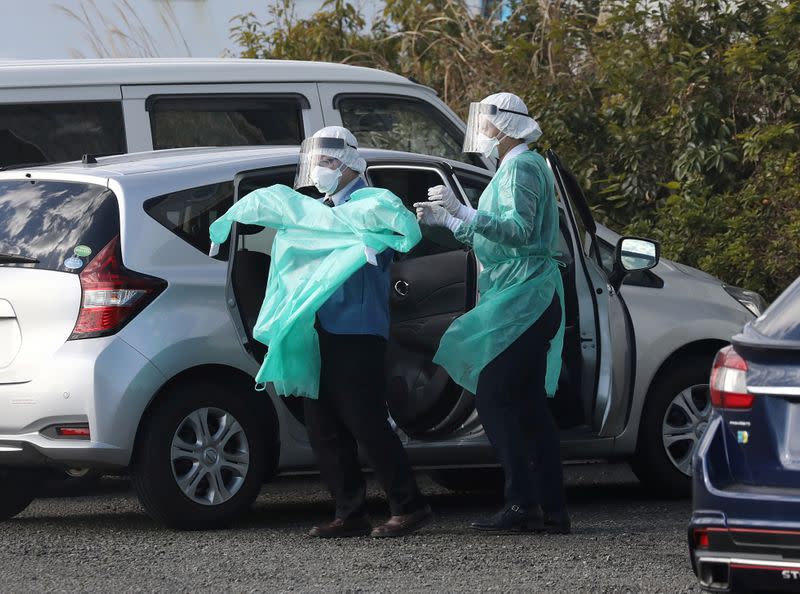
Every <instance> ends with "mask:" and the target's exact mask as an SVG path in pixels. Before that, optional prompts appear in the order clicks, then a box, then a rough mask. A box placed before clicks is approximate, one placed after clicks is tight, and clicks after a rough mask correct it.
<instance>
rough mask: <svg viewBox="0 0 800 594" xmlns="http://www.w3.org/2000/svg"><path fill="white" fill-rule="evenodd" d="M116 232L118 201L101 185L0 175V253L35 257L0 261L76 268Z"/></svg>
mask: <svg viewBox="0 0 800 594" xmlns="http://www.w3.org/2000/svg"><path fill="white" fill-rule="evenodd" d="M117 235H119V205H118V204H117V198H116V196H115V195H114V193H113V192H112V191H111V190H109V189H108V188H106V187H104V186H99V185H94V184H87V183H78V182H63V181H32V180H28V179H26V180H4V181H0V254H3V255H5V256H22V257H25V258H32V259H34V260H38V262H32V263H25V262H14V261H11V262H8V263H5V264H3V263H2V262H3V260H0V266H7V267H8V266H15V267H25V268H39V269H44V270H58V271H60V272H74V273H78V272H80V271H81V270H82V269H83V267H84V266H85V265H86V264H88V263H89V261H90V260H91V257H92V255H93V254H96V253H98V252H99V251H100V250H102V249H103V248H104V247H105V246H106V245H107V244H108V243H109V242H110V241H111V240H112V239H113V238H114V237H116V236H117Z"/></svg>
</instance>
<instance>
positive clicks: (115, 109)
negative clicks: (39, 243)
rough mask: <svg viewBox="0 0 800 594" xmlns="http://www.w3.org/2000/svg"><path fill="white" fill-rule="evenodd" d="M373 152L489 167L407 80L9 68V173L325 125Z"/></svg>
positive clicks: (127, 65)
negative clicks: (464, 150)
mask: <svg viewBox="0 0 800 594" xmlns="http://www.w3.org/2000/svg"><path fill="white" fill-rule="evenodd" d="M330 125H341V126H345V127H347V128H349V129H350V130H352V131H353V133H354V134H355V135H356V137H357V138H358V141H359V143H360V144H361V145H362V146H365V147H375V148H385V149H393V150H401V151H407V152H413V153H422V154H427V155H433V156H439V157H445V158H449V159H455V160H461V161H464V160H466V161H468V162H471V163H473V164H476V165H479V166H485V164H484V163H483V162H482V161H481V160H480V159H479V158H476V157H470V156H465V155H464V154H463V153H462V152H461V145H462V141H463V134H464V123H463V122H462V121H461V120H460V119H459V118H458V116H457V115H456V114H455V113H454V112H453V111H452V110H451V109H450V108H448V107H447V105H445V103H444V102H443V101H442V100H441V99H439V98H438V97H437V96H436V92H435V91H434V90H433V89H430V88H428V87H425V86H422V85H419V84H416V83H414V82H412V81H410V80H408V79H406V78H403V77H402V76H398V75H396V74H392V73H389V72H383V71H380V70H374V69H371V68H361V67H356V66H346V65H342V64H327V63H319V62H294V61H286V60H243V59H137V60H63V61H6V62H3V61H0V169H2V168H10V167H13V166H16V165H20V164H32V163H52V162H58V161H69V160H75V159H80V158H82V156H83V155H88V156H89V158H90V159H91V158H92V157H95V156H100V155H111V154H118V153H125V152H138V151H147V150H151V149H168V148H181V147H194V146H242V145H297V144H300V142H301V141H302V140H303V138H305V137H306V136H308V135H311V134H313V133H314V132H315V131H317V130H318V129H320V128H322V127H323V126H330Z"/></svg>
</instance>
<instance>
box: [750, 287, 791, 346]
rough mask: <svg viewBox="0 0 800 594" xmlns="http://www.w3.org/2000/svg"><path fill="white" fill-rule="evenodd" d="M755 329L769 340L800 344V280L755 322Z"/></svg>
mask: <svg viewBox="0 0 800 594" xmlns="http://www.w3.org/2000/svg"><path fill="white" fill-rule="evenodd" d="M753 329H755V330H756V331H757V332H758V333H759V334H761V335H762V336H766V337H768V338H773V339H776V340H791V341H798V342H800V278H798V279H797V280H796V281H794V283H792V285H791V286H790V287H789V288H788V289H786V291H784V292H783V294H782V295H781V296H780V297H778V299H777V300H776V301H775V303H773V304H772V306H771V307H770V308H769V309H768V310H767V311H766V312H764V315H763V316H761V317H760V318H759V319H758V320H756V321H755V322H753Z"/></svg>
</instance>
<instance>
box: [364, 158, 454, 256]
mask: <svg viewBox="0 0 800 594" xmlns="http://www.w3.org/2000/svg"><path fill="white" fill-rule="evenodd" d="M367 174H368V176H369V181H370V185H372V186H375V187H377V188H386V189H387V190H390V191H391V192H393V193H394V194H396V195H397V196H398V197H399V198H400V199H401V200H402V201H403V204H404V205H405V207H406V208H407V209H408V210H410V211H411V212H415V209H414V203H415V202H420V201H421V200H427V198H428V188H430V187H432V186H438V185H442V184H444V183H445V179H444V177H443V176H442V173H441V172H440V171H439V170H438V169H435V168H416V167H402V166H395V165H391V166H384V165H377V166H373V167H369V168H368V169H367ZM421 229H422V240H421V241H420V242H419V243H418V244H417V245H416V246H415V247H414V249H412V250H411V251H410V252H409V253H408V254H397V255H396V258H397V259H398V260H403V259H408V258H419V257H421V256H430V255H433V254H441V253H443V252H449V251H453V250H459V249H463V247H464V246H463V245H462V244H461V242H459V241H458V240H456V238H455V237H453V233H452V232H451V231H450V230H449V229H445V228H444V227H428V226H427V225H422V226H421Z"/></svg>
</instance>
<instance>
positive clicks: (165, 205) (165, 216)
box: [144, 181, 233, 260]
mask: <svg viewBox="0 0 800 594" xmlns="http://www.w3.org/2000/svg"><path fill="white" fill-rule="evenodd" d="M232 205H233V181H229V182H220V183H217V184H209V185H205V186H198V187H196V188H189V189H186V190H181V191H178V192H171V193H169V194H164V195H163V196H158V197H156V198H151V199H150V200H147V201H146V202H145V203H144V210H145V212H146V213H147V214H148V215H150V216H151V217H152V218H154V219H155V220H156V221H158V222H159V223H160V224H161V225H163V226H164V227H166V228H167V229H169V230H170V231H171V232H172V233H174V234H175V235H177V236H178V237H180V238H181V239H183V240H184V241H185V242H186V243H188V244H189V245H191V246H192V247H194V248H196V249H197V250H199V251H201V252H203V253H204V254H208V251H209V249H210V248H211V239H210V237H209V235H208V228H209V226H210V225H211V223H213V222H214V221H216V220H217V219H218V218H219V217H221V216H222V215H223V214H225V212H226V211H227V210H228V209H229V208H230V207H231V206H232ZM215 258H216V259H218V260H227V259H228V242H225V244H224V245H222V246H220V250H219V254H217V256H215Z"/></svg>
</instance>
